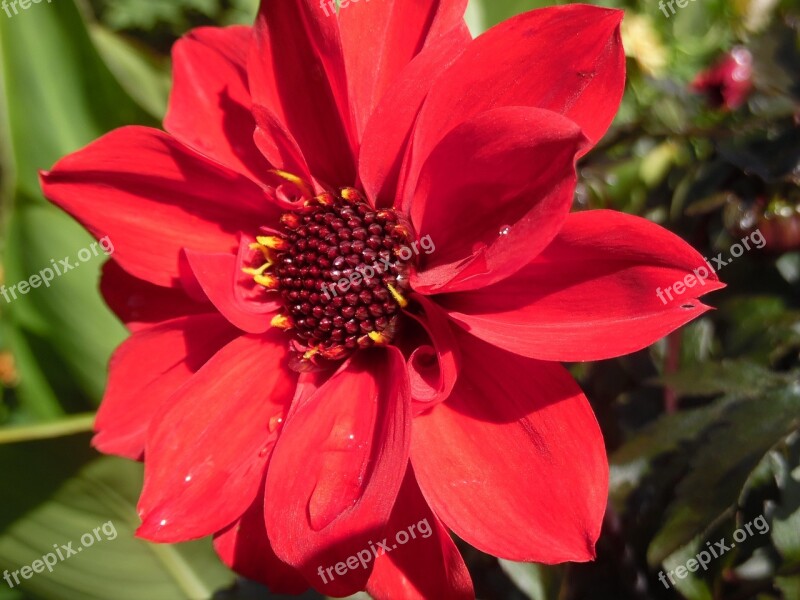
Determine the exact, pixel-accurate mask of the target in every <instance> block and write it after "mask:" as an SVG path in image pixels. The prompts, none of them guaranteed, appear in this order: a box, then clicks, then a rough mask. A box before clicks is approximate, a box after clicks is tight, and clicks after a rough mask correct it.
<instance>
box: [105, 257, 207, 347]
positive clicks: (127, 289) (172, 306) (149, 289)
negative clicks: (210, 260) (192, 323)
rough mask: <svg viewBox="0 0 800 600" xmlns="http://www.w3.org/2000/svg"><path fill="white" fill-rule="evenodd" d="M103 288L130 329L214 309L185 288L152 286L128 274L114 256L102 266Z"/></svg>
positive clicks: (133, 329)
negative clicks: (197, 300) (195, 299)
mask: <svg viewBox="0 0 800 600" xmlns="http://www.w3.org/2000/svg"><path fill="white" fill-rule="evenodd" d="M100 291H101V292H102V294H103V298H105V301H106V303H107V304H108V305H109V306H110V307H111V310H113V311H114V313H115V314H116V315H117V317H119V319H120V321H122V322H123V323H125V325H126V326H127V327H128V329H130V330H131V331H137V330H139V329H142V328H144V327H148V326H150V325H153V324H157V323H161V322H163V321H169V320H170V319H175V318H177V317H183V316H187V315H196V314H203V313H208V312H211V311H213V308H212V307H211V305H210V304H209V303H208V302H203V303H200V302H195V301H194V300H192V299H191V298H189V296H187V295H186V293H185V292H184V291H183V290H180V289H177V288H165V287H161V286H158V285H153V284H152V283H149V282H147V281H143V280H142V279H138V278H137V277H134V276H133V275H128V274H127V273H126V272H125V270H124V269H123V268H122V267H120V266H119V264H117V261H115V260H113V259H112V260H109V261H108V262H106V264H105V265H103V275H102V277H101V279H100Z"/></svg>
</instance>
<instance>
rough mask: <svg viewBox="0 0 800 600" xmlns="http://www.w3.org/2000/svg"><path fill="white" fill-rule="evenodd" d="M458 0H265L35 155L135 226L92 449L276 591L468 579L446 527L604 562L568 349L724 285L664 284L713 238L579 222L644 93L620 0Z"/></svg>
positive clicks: (611, 347)
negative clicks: (125, 101) (56, 151)
mask: <svg viewBox="0 0 800 600" xmlns="http://www.w3.org/2000/svg"><path fill="white" fill-rule="evenodd" d="M465 4H466V0H438V1H437V0H420V1H418V2H407V1H406V0H380V1H373V2H370V3H366V2H362V3H359V4H351V5H349V6H348V7H347V8H346V9H342V10H341V12H340V14H339V15H338V16H337V15H335V14H330V15H326V12H329V11H326V10H324V7H319V6H318V2H316V0H291V1H289V0H267V1H265V2H263V3H262V6H261V9H260V12H259V15H258V19H257V22H256V24H255V26H254V27H253V28H252V29H251V28H247V27H232V28H226V29H216V28H203V29H198V30H195V31H193V32H191V33H190V34H189V35H188V36H186V37H185V38H184V39H182V40H181V41H179V42H178V43H177V44H176V46H175V49H174V64H175V67H174V87H173V91H172V96H171V99H170V107H169V112H168V114H167V117H166V119H165V123H164V126H165V129H166V131H167V133H163V132H161V131H156V130H153V129H148V128H143V127H126V128H123V129H120V130H117V131H114V132H112V133H110V134H108V135H107V136H105V137H103V138H102V139H100V140H98V141H96V142H95V143H93V144H91V145H90V146H88V147H87V148H84V149H83V150H81V151H79V152H77V153H75V154H73V155H70V156H67V157H66V158H64V159H63V160H61V161H60V162H59V163H58V164H57V165H56V166H55V167H54V168H53V170H52V171H50V172H48V173H44V174H43V175H42V181H43V186H44V191H45V194H46V195H47V197H48V198H50V199H51V200H52V201H53V202H55V203H57V204H58V205H59V206H61V207H63V208H64V209H65V210H67V211H69V212H70V213H72V214H73V215H75V216H76V218H78V219H79V220H80V221H81V222H82V223H83V224H84V225H85V226H86V227H87V228H88V229H89V230H90V231H91V232H92V233H93V234H95V235H96V236H98V237H102V236H106V235H108V236H110V238H111V239H112V240H113V242H114V245H115V248H116V253H115V255H114V258H113V260H112V261H111V262H109V264H107V265H106V268H105V271H104V277H103V281H102V290H103V293H104V295H105V297H106V299H107V301H108V303H109V304H110V305H111V307H112V308H113V309H114V310H115V311H116V313H117V314H118V315H119V316H120V318H122V319H123V320H124V321H125V322H126V323H127V324H128V326H129V328H130V330H131V331H132V335H131V337H130V338H129V339H128V340H127V341H126V342H125V343H124V344H123V345H122V346H121V347H120V348H119V349H118V350H117V352H116V353H115V355H114V357H113V360H112V362H111V374H110V380H109V384H108V390H107V392H106V397H105V399H104V402H103V404H102V407H101V409H100V412H99V415H98V418H97V424H96V428H97V432H98V433H97V436H96V438H95V440H94V443H95V445H96V446H97V447H98V448H99V449H100V450H102V451H103V452H108V453H112V454H119V455H122V456H127V457H130V458H134V459H139V458H143V459H144V462H145V484H144V490H143V492H142V496H141V500H140V503H139V512H140V515H141V518H142V526H141V528H140V529H139V535H141V536H142V537H144V538H147V539H150V540H154V541H160V542H178V541H182V540H189V539H193V538H198V537H201V536H206V535H209V534H214V535H215V547H216V550H217V552H218V553H219V555H220V556H221V557H222V559H223V560H224V561H225V562H226V563H227V564H228V565H230V566H231V567H232V568H233V569H235V570H236V571H238V572H239V573H241V574H243V575H245V576H247V577H250V578H253V579H257V580H260V581H263V582H265V583H266V584H267V585H269V586H270V587H271V588H272V589H273V590H278V591H288V592H298V591H300V590H302V589H304V588H306V587H307V586H309V585H310V586H312V587H314V588H316V589H318V590H320V591H323V592H325V593H327V594H333V595H346V594H350V593H352V592H354V591H356V590H359V589H364V588H366V589H367V590H368V591H369V592H370V593H372V594H373V595H374V596H376V597H377V598H469V597H474V594H473V592H472V585H471V582H470V578H469V574H468V573H467V570H466V568H465V565H464V562H463V560H462V559H461V557H460V555H459V553H458V551H457V549H456V546H455V545H454V543H453V541H452V540H451V537H450V535H449V532H450V531H452V532H454V533H455V534H457V535H458V536H459V537H461V538H462V539H464V540H465V541H467V542H469V543H470V544H472V545H473V546H475V547H476V548H478V549H480V550H482V551H484V552H488V553H490V554H493V555H496V556H500V557H504V558H508V559H512V560H517V561H539V562H544V563H556V562H561V561H586V560H590V559H592V558H593V557H594V544H595V542H596V540H597V538H598V535H599V532H600V525H601V520H602V517H603V513H604V509H605V505H606V492H607V477H608V466H607V461H606V457H605V452H604V448H603V440H602V437H601V432H600V429H599V428H598V425H597V422H596V420H595V417H594V415H593V413H592V410H591V408H590V406H589V403H588V402H587V400H586V398H585V397H584V395H583V394H582V393H581V391H580V389H579V388H578V386H577V384H576V383H575V382H574V381H573V379H572V378H571V377H570V375H569V374H568V372H567V371H566V370H565V369H564V368H563V367H562V366H561V365H560V364H558V362H557V361H584V360H597V359H604V358H608V357H612V356H618V355H621V354H625V353H628V352H632V351H634V350H638V349H640V348H643V347H645V346H647V345H649V344H651V343H653V342H654V341H655V340H657V339H659V338H660V337H662V336H664V335H665V334H667V333H669V332H670V331H672V330H674V329H676V328H677V327H679V326H681V325H683V324H684V323H686V322H687V321H689V320H691V319H692V318H694V317H696V316H698V315H700V314H702V313H703V312H704V311H705V310H707V307H705V306H704V305H702V304H700V303H699V302H698V301H697V300H695V297H696V296H697V295H699V294H700V293H702V292H707V291H711V290H713V289H717V288H718V287H720V286H719V283H718V282H717V281H716V279H715V278H713V276H712V277H711V278H710V279H709V280H705V281H703V282H702V283H703V285H702V286H701V285H697V286H696V287H693V288H692V289H689V290H687V291H686V293H685V295H684V296H683V297H681V298H680V300H677V299H676V301H674V302H670V303H666V304H665V303H663V302H662V301H661V300H659V298H658V297H657V294H656V290H657V288H667V287H668V286H671V285H672V284H673V283H674V282H676V281H680V280H682V279H684V277H685V276H686V275H687V273H689V272H690V271H691V270H692V269H693V268H696V267H698V266H701V265H702V264H703V260H702V258H701V257H700V256H699V255H698V254H697V253H696V252H695V251H693V250H692V249H691V248H690V247H689V246H688V245H686V244H685V243H684V242H683V241H681V240H680V239H679V238H677V237H676V236H674V235H672V234H670V233H668V232H667V231H665V230H663V229H661V228H660V227H658V226H656V225H654V224H652V223H650V222H648V221H645V220H643V219H639V218H636V217H632V216H627V215H623V214H618V213H615V212H611V211H595V212H585V213H580V214H569V210H570V206H571V202H572V198H573V191H574V187H575V182H576V172H575V161H576V159H577V158H578V157H580V156H581V155H583V154H584V153H585V152H587V151H588V149H589V148H591V146H592V145H593V144H594V143H595V142H597V140H598V139H599V138H600V137H601V136H602V135H603V133H604V132H605V131H606V129H607V128H608V126H609V124H610V122H611V120H612V118H613V116H614V114H615V112H616V110H617V107H618V104H619V101H620V97H621V95H622V91H623V86H624V79H625V75H624V55H623V50H622V48H621V43H620V36H619V29H618V26H619V23H620V20H621V18H622V13H621V12H619V11H614V10H606V9H600V8H593V7H589V6H583V5H573V6H564V7H558V8H551V9H544V10H538V11H534V12H530V13H527V14H523V15H520V16H518V17H516V18H514V19H511V20H509V21H507V22H505V23H503V24H501V25H499V26H497V27H495V28H493V29H491V30H490V31H488V32H487V33H485V34H484V35H482V36H480V37H479V38H477V39H475V40H472V39H471V38H470V36H469V34H468V33H467V30H466V28H465V26H464V21H463V12H464V8H465ZM426 523H427V525H429V528H428V527H426V526H425V525H424V524H426ZM414 524H417V525H418V527H417V529H416V531H417V532H419V533H418V535H416V536H412V537H411V538H410V539H409V536H408V533H409V532H412V528H411V525H414ZM423 530H424V531H423ZM424 532H427V533H428V535H427V536H426V535H425V534H424ZM401 533H404V535H403V536H401V535H400V534H401ZM412 533H413V532H412ZM403 540H405V543H403ZM387 550H388V552H387ZM361 557H363V560H362V559H361ZM367 557H368V558H367Z"/></svg>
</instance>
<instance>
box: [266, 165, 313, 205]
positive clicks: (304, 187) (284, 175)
mask: <svg viewBox="0 0 800 600" xmlns="http://www.w3.org/2000/svg"><path fill="white" fill-rule="evenodd" d="M270 173H272V174H274V175H277V176H278V177H280V178H281V179H285V180H286V181H288V182H289V183H293V184H295V185H296V186H297V187H298V188H299V189H300V191H301V192H303V195H304V196H307V197H309V198H310V197H311V196H313V195H314V190H312V189H311V186H310V185H308V183H307V182H306V181H304V180H303V179H301V178H300V177H298V176H297V175H293V174H292V173H289V172H287V171H281V170H280V169H272V170H271V171H270Z"/></svg>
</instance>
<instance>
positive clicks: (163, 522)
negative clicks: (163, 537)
mask: <svg viewBox="0 0 800 600" xmlns="http://www.w3.org/2000/svg"><path fill="white" fill-rule="evenodd" d="M166 524H167V520H166V519H161V521H160V522H159V525H161V527H163V526H164V525H166Z"/></svg>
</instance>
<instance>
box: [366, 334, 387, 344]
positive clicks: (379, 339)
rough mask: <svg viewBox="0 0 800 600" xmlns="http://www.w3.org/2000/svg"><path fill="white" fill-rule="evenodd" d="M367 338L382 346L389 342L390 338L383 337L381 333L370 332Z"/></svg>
mask: <svg viewBox="0 0 800 600" xmlns="http://www.w3.org/2000/svg"><path fill="white" fill-rule="evenodd" d="M367 336H368V337H369V339H371V340H372V341H373V342H375V343H376V344H378V345H380V346H382V345H384V344H387V343H388V342H389V338H387V337H386V336H385V335H383V334H382V333H381V332H380V331H370V332H369V333H368V334H367Z"/></svg>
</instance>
